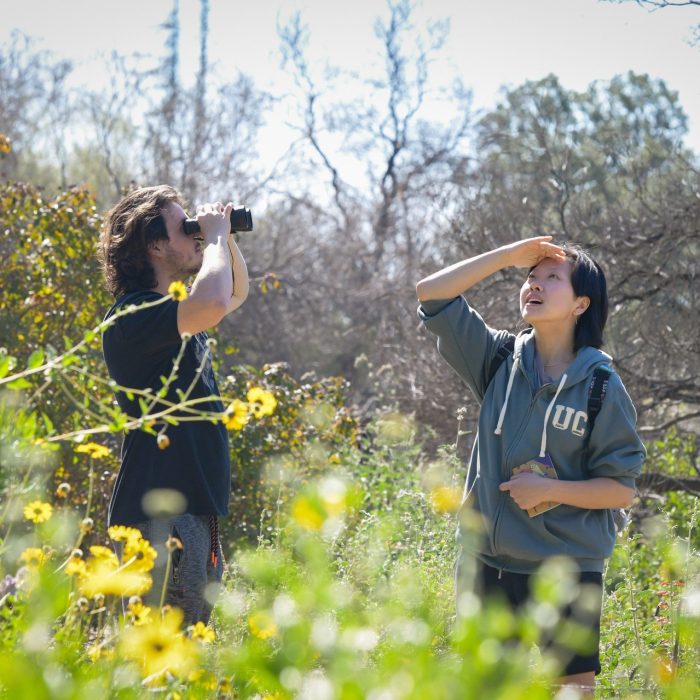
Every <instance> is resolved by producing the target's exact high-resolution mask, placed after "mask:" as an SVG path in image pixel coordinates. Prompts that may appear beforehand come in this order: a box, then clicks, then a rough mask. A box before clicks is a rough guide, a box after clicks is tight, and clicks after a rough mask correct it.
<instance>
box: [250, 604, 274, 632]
mask: <svg viewBox="0 0 700 700" xmlns="http://www.w3.org/2000/svg"><path fill="white" fill-rule="evenodd" d="M248 627H250V632H251V634H252V635H253V636H255V637H257V638H258V639H269V638H270V637H276V636H277V625H276V624H275V622H274V620H273V619H272V616H271V615H270V614H269V613H267V612H265V611H264V610H259V611H258V612H256V613H253V614H252V615H251V616H250V617H249V618H248Z"/></svg>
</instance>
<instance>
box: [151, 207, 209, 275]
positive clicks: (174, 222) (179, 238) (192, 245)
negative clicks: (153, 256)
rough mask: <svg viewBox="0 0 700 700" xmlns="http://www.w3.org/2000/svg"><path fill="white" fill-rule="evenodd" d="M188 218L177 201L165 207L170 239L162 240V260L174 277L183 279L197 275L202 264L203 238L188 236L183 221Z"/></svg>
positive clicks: (164, 211)
mask: <svg viewBox="0 0 700 700" xmlns="http://www.w3.org/2000/svg"><path fill="white" fill-rule="evenodd" d="M186 218H187V214H186V213H185V210H184V209H183V208H182V207H181V206H180V205H179V204H177V203H176V202H169V203H168V204H167V205H166V206H165V207H164V208H163V220H164V221H165V229H166V231H167V232H168V240H167V241H161V243H162V244H163V245H162V257H161V260H162V261H163V263H164V264H165V265H166V266H167V268H168V273H169V274H170V276H171V277H172V279H183V278H185V277H188V276H189V275H195V274H197V273H198V272H199V268H200V267H201V266H202V248H203V240H202V238H201V237H200V236H188V235H186V234H185V229H184V228H183V226H182V222H183V221H184V220H185V219H186Z"/></svg>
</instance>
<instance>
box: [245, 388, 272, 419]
mask: <svg viewBox="0 0 700 700" xmlns="http://www.w3.org/2000/svg"><path fill="white" fill-rule="evenodd" d="M246 398H247V399H248V403H249V404H250V408H251V410H252V411H253V415H254V416H255V417H256V418H262V417H263V416H271V415H272V414H273V413H274V412H275V408H276V407H277V399H276V398H275V397H274V395H273V394H272V393H270V392H269V391H265V389H263V388H261V387H259V386H254V387H253V388H252V389H249V390H248V394H247V396H246Z"/></svg>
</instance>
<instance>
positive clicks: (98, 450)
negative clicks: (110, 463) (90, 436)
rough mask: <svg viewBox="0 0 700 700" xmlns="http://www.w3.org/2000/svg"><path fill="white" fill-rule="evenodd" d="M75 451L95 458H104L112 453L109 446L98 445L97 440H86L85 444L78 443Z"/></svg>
mask: <svg viewBox="0 0 700 700" xmlns="http://www.w3.org/2000/svg"><path fill="white" fill-rule="evenodd" d="M75 451H76V452H82V453H84V454H87V455H90V457H92V458H93V459H102V458H103V457H109V455H110V454H112V452H111V450H110V449H109V447H105V446H104V445H98V444H97V443H96V442H86V443H85V444H84V445H78V446H77V447H76V448H75Z"/></svg>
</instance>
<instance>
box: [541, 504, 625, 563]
mask: <svg viewBox="0 0 700 700" xmlns="http://www.w3.org/2000/svg"><path fill="white" fill-rule="evenodd" d="M538 517H542V518H543V523H544V526H545V528H546V530H547V533H548V534H549V535H550V536H551V537H553V538H555V539H556V540H559V541H562V542H563V543H564V544H565V551H564V552H563V553H564V554H566V555H567V556H569V557H574V558H575V559H607V558H608V557H609V556H610V554H611V553H612V550H613V546H614V544H615V523H614V521H613V518H612V512H611V511H610V510H587V509H585V508H575V507H574V506H567V505H561V506H557V507H556V508H554V509H552V510H550V511H547V512H546V513H543V514H542V516H538Z"/></svg>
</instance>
